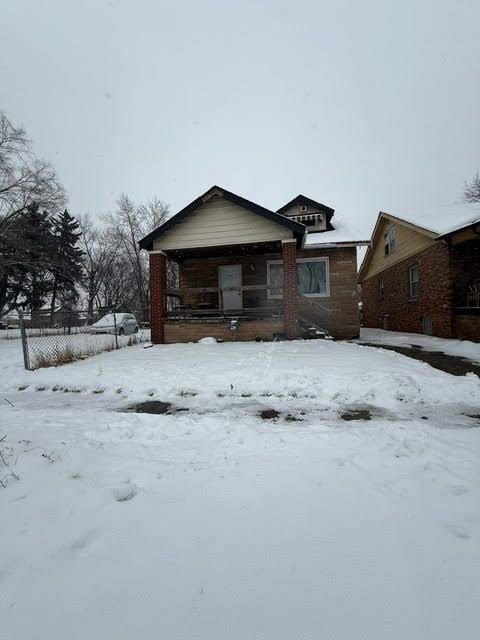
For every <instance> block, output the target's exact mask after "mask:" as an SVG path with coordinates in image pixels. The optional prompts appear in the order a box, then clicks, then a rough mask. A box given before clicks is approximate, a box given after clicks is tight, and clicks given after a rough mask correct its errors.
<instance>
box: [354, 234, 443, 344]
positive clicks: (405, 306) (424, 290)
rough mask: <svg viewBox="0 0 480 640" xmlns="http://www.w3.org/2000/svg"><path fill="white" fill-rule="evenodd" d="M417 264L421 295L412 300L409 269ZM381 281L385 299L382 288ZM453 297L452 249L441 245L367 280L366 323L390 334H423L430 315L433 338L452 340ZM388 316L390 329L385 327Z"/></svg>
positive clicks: (364, 316) (365, 288) (365, 281)
mask: <svg viewBox="0 0 480 640" xmlns="http://www.w3.org/2000/svg"><path fill="white" fill-rule="evenodd" d="M414 264H417V265H418V275H419V295H418V298H416V299H413V300H412V299H410V295H409V268H410V267H411V266H412V265H414ZM381 279H383V298H381V296H380V288H379V283H380V280H381ZM452 295H453V292H452V280H451V276H450V260H449V251H448V246H447V245H446V244H445V243H443V242H437V243H436V244H435V245H433V246H432V247H428V248H427V249H424V250H423V251H420V252H419V253H417V254H415V255H414V256H411V257H409V258H407V259H405V260H403V261H402V262H399V263H397V264H395V265H393V266H392V267H390V268H389V269H386V270H385V271H382V272H381V273H379V274H376V275H374V276H372V277H371V278H367V279H366V280H364V281H363V283H362V299H363V324H364V326H365V327H376V328H380V329H381V328H388V329H389V330H390V331H404V332H409V333H421V332H422V316H429V317H430V318H431V320H432V329H433V335H435V336H440V337H443V338H450V337H452V335H453V327H452ZM385 317H387V320H388V325H387V326H384V318H385Z"/></svg>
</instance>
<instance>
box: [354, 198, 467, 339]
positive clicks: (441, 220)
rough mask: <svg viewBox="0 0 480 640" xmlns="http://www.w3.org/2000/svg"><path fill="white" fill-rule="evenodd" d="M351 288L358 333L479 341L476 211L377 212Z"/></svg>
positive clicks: (463, 207) (461, 208)
mask: <svg viewBox="0 0 480 640" xmlns="http://www.w3.org/2000/svg"><path fill="white" fill-rule="evenodd" d="M359 281H360V283H361V287H362V300H363V324H364V326H366V327H377V328H383V329H389V330H392V331H405V332H411V333H425V334H431V335H435V336H440V337H442V338H462V339H465V340H474V341H480V204H476V205H475V204H473V205H467V204H463V205H455V206H452V207H450V208H448V209H446V208H443V209H441V210H436V211H429V210H423V211H421V210H420V211H419V212H418V214H417V215H416V216H411V217H409V218H399V217H398V216H394V215H392V214H389V213H385V212H380V213H379V215H378V219H377V223H376V225H375V228H374V231H373V234H372V238H371V244H370V247H369V248H368V249H367V252H366V254H365V258H364V260H363V263H362V266H361V268H360V272H359Z"/></svg>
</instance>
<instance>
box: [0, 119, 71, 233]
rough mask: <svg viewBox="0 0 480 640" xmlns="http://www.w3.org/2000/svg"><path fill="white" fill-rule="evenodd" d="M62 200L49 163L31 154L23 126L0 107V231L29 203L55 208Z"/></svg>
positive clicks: (45, 207)
mask: <svg viewBox="0 0 480 640" xmlns="http://www.w3.org/2000/svg"><path fill="white" fill-rule="evenodd" d="M65 201H66V197H65V192H64V190H63V187H62V186H61V185H60V183H59V182H58V180H57V177H56V175H55V171H54V169H53V167H52V166H51V165H50V164H49V163H48V162H45V161H44V160H39V159H38V158H37V157H36V156H35V154H34V152H33V150H32V143H31V141H30V140H29V138H28V137H27V135H26V133H25V130H24V129H23V128H22V127H15V126H14V125H13V124H12V123H11V122H10V120H9V119H8V118H7V116H6V115H5V113H3V111H0V235H1V234H2V232H4V231H5V230H6V228H7V227H8V225H9V223H10V221H11V220H12V219H13V218H14V217H15V216H17V215H19V214H21V213H23V212H25V211H26V210H27V208H28V207H29V206H31V205H33V204H38V205H39V206H40V207H41V208H44V209H47V210H49V211H53V212H55V211H57V210H59V209H60V208H61V207H63V206H64V205H65Z"/></svg>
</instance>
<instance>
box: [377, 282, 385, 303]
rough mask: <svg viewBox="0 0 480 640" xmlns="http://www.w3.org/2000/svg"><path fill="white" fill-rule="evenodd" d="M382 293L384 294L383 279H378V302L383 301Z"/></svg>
mask: <svg viewBox="0 0 480 640" xmlns="http://www.w3.org/2000/svg"><path fill="white" fill-rule="evenodd" d="M383 292H384V285H383V278H380V280H379V281H378V297H379V298H380V300H383Z"/></svg>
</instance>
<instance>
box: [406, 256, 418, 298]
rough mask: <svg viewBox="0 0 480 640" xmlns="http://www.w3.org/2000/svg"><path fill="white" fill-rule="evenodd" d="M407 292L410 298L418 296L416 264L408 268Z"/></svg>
mask: <svg viewBox="0 0 480 640" xmlns="http://www.w3.org/2000/svg"><path fill="white" fill-rule="evenodd" d="M408 292H409V295H410V298H418V264H412V266H411V267H410V268H409V269H408Z"/></svg>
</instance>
